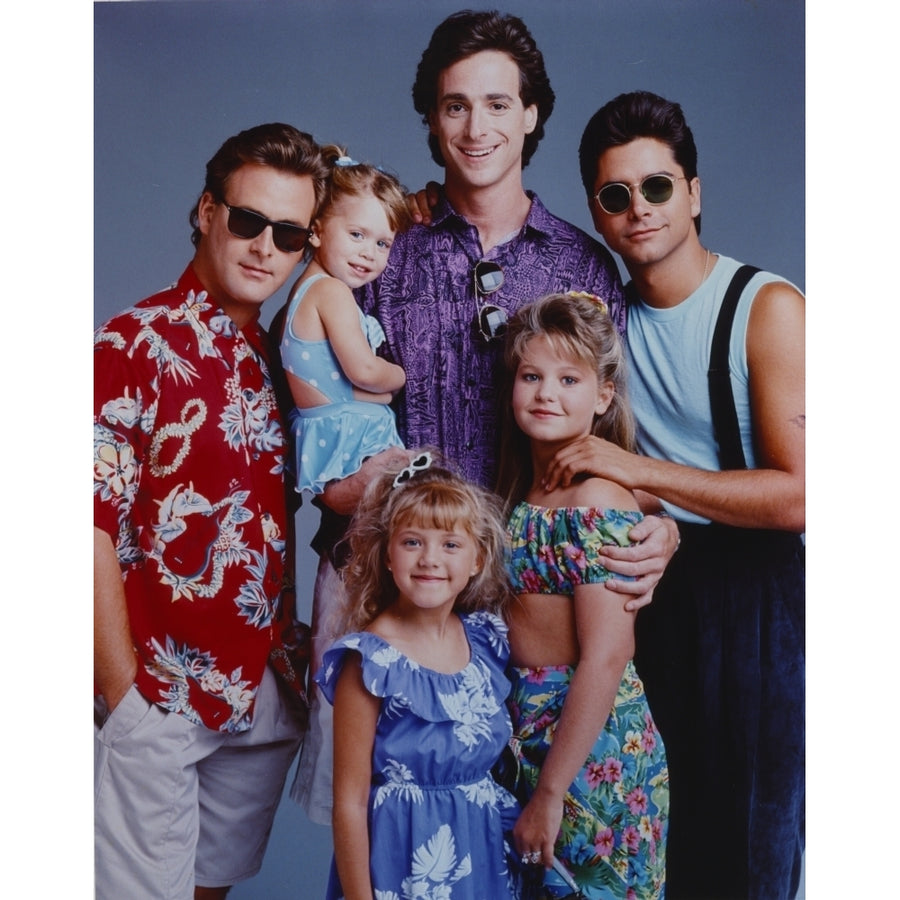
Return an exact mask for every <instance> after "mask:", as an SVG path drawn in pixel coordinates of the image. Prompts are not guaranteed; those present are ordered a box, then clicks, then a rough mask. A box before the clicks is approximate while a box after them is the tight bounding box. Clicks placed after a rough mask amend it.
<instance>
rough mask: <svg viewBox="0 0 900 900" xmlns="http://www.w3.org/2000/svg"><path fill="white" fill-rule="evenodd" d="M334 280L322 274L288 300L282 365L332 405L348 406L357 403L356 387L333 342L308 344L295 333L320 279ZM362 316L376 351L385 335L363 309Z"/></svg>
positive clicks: (309, 281)
mask: <svg viewBox="0 0 900 900" xmlns="http://www.w3.org/2000/svg"><path fill="white" fill-rule="evenodd" d="M330 277H331V276H330V275H326V274H324V273H322V272H320V273H319V274H318V275H313V276H311V277H310V278H307V279H306V281H303V282H301V283H300V284H299V285H298V286H297V287H296V288H295V289H294V292H293V294H292V295H291V297H290V299H289V300H288V308H287V314H286V318H285V325H284V336H283V338H282V340H281V362H282V365H283V366H284V368H285V370H286V371H288V372H290V373H291V374H292V375H294V376H296V377H297V378H299V379H300V380H301V381H305V382H306V383H307V384H309V385H311V386H312V387H314V388H316V389H317V390H319V391H321V392H322V393H323V394H324V395H325V396H326V397H327V398H328V401H329V402H330V403H348V402H351V401H352V400H353V384H352V383H351V381H350V379H349V378H347V376H346V375H344V371H343V369H342V368H341V364H340V363H339V362H338V358H337V357H336V356H335V355H334V350H333V349H332V347H331V344H330V342H329V341H327V340H322V341H306V340H304V339H303V338H300V337H297V335H296V334H294V329H293V322H294V314H295V313H296V311H297V309H298V308H299V306H300V303H301V302H302V300H303V298H304V297H305V296H306V292H307V291H308V290H309V289H310V287H312V285H314V284H315V283H316V282H317V281H319V280H320V279H322V278H330ZM358 312H359V326H360V328H361V329H362V331H363V334H365V335H366V338H367V340H368V342H369V345H370V346H371V347H372V349H373V350H374V349H376V348H377V347H378V346H379V344H380V343H381V342H382V341H384V332H383V331H382V330H381V325H379V324H378V322H377V321H376V320H375V319H373V318H372V317H371V316H366V315H364V314H363V311H362V310H361V309H360V310H358Z"/></svg>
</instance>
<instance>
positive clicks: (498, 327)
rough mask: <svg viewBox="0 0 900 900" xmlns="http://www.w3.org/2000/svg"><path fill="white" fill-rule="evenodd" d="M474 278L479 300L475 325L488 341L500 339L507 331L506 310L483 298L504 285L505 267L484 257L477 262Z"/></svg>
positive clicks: (473, 273)
mask: <svg viewBox="0 0 900 900" xmlns="http://www.w3.org/2000/svg"><path fill="white" fill-rule="evenodd" d="M472 278H473V280H474V282H475V298H476V300H477V301H478V311H477V313H476V315H475V327H476V328H477V329H478V332H479V333H480V334H481V336H482V337H483V338H484V340H485V341H486V342H487V343H490V342H491V341H495V340H499V339H500V338H502V337H503V335H504V334H505V332H506V310H505V309H501V308H500V307H499V306H494V304H492V303H482V302H481V298H482V297H486V296H487V295H488V294H493V293H494V292H495V291H499V290H500V288H501V287H503V279H504V276H503V269H501V268H500V266H499V264H497V263H495V262H490V261H488V260H484V259H483V260H481V261H480V262H477V263H475V268H474V269H473V271H472Z"/></svg>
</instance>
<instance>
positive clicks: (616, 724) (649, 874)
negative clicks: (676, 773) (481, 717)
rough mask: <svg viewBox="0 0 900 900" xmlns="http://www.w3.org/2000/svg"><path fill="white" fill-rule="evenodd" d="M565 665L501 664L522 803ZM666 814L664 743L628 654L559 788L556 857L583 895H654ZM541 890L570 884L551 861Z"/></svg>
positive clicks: (546, 738) (563, 890) (546, 743)
mask: <svg viewBox="0 0 900 900" xmlns="http://www.w3.org/2000/svg"><path fill="white" fill-rule="evenodd" d="M574 671H575V670H574V668H572V667H570V666H548V667H544V668H540V669H528V668H511V669H510V670H509V674H510V677H511V679H512V682H513V689H512V694H511V695H510V698H509V704H510V711H511V713H512V719H513V729H514V734H513V736H512V739H511V741H510V746H511V749H512V751H513V755H514V756H515V758H516V762H517V764H518V777H517V793H518V795H519V800H520V802H521V803H522V805H523V806H524V804H525V803H526V802H527V801H528V798H529V797H530V796H531V794H532V792H533V791H534V788H535V785H536V784H537V780H538V776H539V775H540V772H541V766H542V765H543V762H544V759H545V758H546V756H547V752H548V750H549V749H550V745H551V744H552V743H553V738H554V736H555V734H556V726H557V723H558V722H559V717H560V715H561V713H562V708H563V703H564V702H565V699H566V695H567V693H568V690H569V684H570V682H571V680H572V675H573V674H574ZM668 815H669V771H668V766H667V764H666V753H665V748H664V747H663V743H662V740H661V738H660V735H659V732H658V731H657V730H656V726H655V725H654V723H653V717H652V716H651V714H650V708H649V706H648V705H647V698H646V697H645V696H644V687H643V685H642V684H641V680H640V678H638V675H637V672H636V671H635V668H634V664H633V663H631V662H629V663H628V665H627V666H626V667H625V671H624V673H623V675H622V681H621V682H620V684H619V690H618V693H617V694H616V700H615V704H614V706H613V709H612V712H611V713H610V716H609V718H608V719H607V721H606V725H605V726H604V728H603V731H602V732H601V733H600V735H599V736H598V738H597V740H596V742H595V744H594V747H593V749H592V750H591V752H590V754H589V755H588V758H587V760H586V761H585V764H584V766H583V768H582V769H581V771H580V772H579V773H578V775H577V777H576V778H575V781H574V782H573V783H572V785H571V787H570V788H569V791H568V793H567V794H566V798H565V803H564V810H563V820H562V826H561V828H560V833H559V837H558V838H557V841H556V857H557V859H558V860H559V861H560V862H561V863H562V865H563V866H564V867H565V868H566V869H567V870H568V871H569V873H570V874H571V875H572V877H573V878H574V880H575V882H576V883H577V884H578V886H579V888H580V889H581V891H582V892H583V895H584V896H585V897H587V898H591V900H593V898H603V900H607V898H622V900H651V898H653V900H660V898H662V897H664V896H665V887H664V886H665V857H666V852H665V850H666V830H667V825H668ZM543 890H544V892H545V894H544V895H545V896H549V897H565V896H566V895H568V894H570V893H571V888H570V887H568V886H567V885H566V884H565V881H564V880H563V879H562V878H561V877H560V875H559V874H557V873H556V872H555V871H552V870H551V871H549V872H547V873H546V874H545V876H544V885H543Z"/></svg>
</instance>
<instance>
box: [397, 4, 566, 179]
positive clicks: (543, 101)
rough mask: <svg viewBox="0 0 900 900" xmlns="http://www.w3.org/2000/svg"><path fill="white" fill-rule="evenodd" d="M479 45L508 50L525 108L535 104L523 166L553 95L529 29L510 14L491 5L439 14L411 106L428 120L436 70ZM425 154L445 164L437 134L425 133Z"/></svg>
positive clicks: (434, 101) (434, 94)
mask: <svg viewBox="0 0 900 900" xmlns="http://www.w3.org/2000/svg"><path fill="white" fill-rule="evenodd" d="M483 50H499V51H501V52H502V53H506V54H508V55H509V56H510V57H511V58H512V60H513V62H515V64H516V65H517V66H518V67H519V96H520V97H521V99H522V104H523V105H524V106H526V107H528V106H531V105H532V104H533V105H535V106H536V107H537V113H538V115H537V125H536V126H535V128H534V131H532V132H531V134H526V135H525V144H524V146H523V148H522V166H523V167H524V166H527V165H528V162H529V160H530V159H531V157H532V156H533V155H534V151H535V150H537V146H538V144H539V143H540V141H541V138H543V136H544V123H545V122H546V121H547V119H549V118H550V114H551V113H552V112H553V104H554V101H555V100H556V95H555V94H554V93H553V89H552V88H551V87H550V79H549V78H548V77H547V70H546V69H545V68H544V57H543V55H542V54H541V51H540V50H538V48H537V44H536V43H535V41H534V38H533V37H532V36H531V32H530V31H529V30H528V28H527V27H526V26H525V23H524V22H523V21H522V20H521V19H519V18H517V17H516V16H510V15H501V14H500V13H499V12H497V11H496V10H490V11H477V12H476V11H474V10H469V9H466V10H462V11H460V12H458V13H454V14H453V15H452V16H449V17H448V18H446V19H444V21H443V22H441V24H440V25H438V27H437V28H435V30H434V34H432V36H431V43H429V45H428V47H427V48H426V49H425V52H424V53H423V54H422V58H421V60H419V68H418V70H417V71H416V80H415V83H414V84H413V88H412V95H413V105H414V106H415V108H416V112H417V113H419V114H420V115H421V116H422V121H423V122H424V123H425V124H426V125H428V117H429V115H430V114H431V113H432V112H434V110H435V109H436V107H437V86H438V77H439V76H440V74H441V72H443V71H444V70H445V69H447V68H449V67H450V66H452V65H453V64H454V63H457V62H459V61H460V60H461V59H466V58H467V57H469V56H473V55H474V54H476V53H480V52H481V51H483ZM428 146H429V148H430V149H431V156H432V158H433V159H434V161H435V162H436V163H437V164H438V165H439V166H444V165H446V163H445V161H444V157H443V154H442V153H441V149H440V146H439V144H438V140H437V138H436V137H435V136H434V135H433V134H430V133H429V135H428Z"/></svg>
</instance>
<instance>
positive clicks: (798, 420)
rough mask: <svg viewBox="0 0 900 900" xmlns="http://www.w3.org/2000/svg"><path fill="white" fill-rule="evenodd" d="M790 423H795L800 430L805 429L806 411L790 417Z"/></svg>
mask: <svg viewBox="0 0 900 900" xmlns="http://www.w3.org/2000/svg"><path fill="white" fill-rule="evenodd" d="M791 424H793V425H796V426H797V427H798V428H799V429H800V430H801V431H806V413H801V414H800V415H799V416H794V418H793V419H791Z"/></svg>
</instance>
